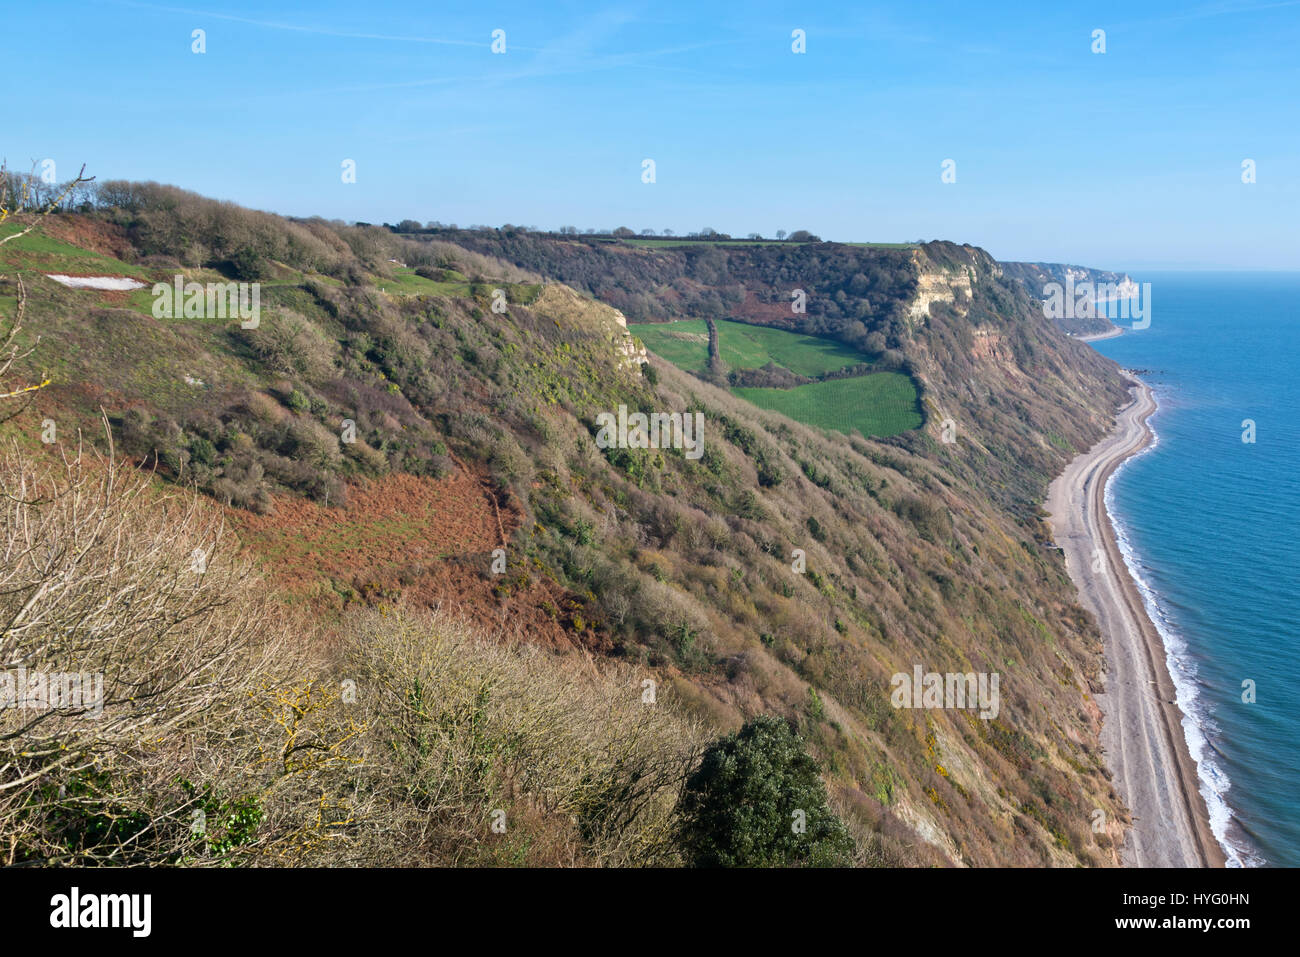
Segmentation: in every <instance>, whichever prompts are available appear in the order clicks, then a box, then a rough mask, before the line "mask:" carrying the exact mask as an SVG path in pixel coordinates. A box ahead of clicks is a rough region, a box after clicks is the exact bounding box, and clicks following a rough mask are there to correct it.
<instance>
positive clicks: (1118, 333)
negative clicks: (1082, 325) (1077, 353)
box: [1070, 326, 1124, 342]
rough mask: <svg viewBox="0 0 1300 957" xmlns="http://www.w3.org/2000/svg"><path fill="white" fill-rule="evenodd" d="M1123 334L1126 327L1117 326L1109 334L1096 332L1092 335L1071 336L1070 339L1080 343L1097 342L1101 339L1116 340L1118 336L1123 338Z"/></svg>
mask: <svg viewBox="0 0 1300 957" xmlns="http://www.w3.org/2000/svg"><path fill="white" fill-rule="evenodd" d="M1123 334H1124V327H1123V326H1115V327H1113V328H1112V329H1110V331H1108V332H1094V333H1092V334H1091V335H1087V336H1071V337H1070V338H1071V339H1075V340H1077V341H1079V342H1097V341H1098V340H1100V339H1114V338H1115V337H1116V336H1122V335H1123Z"/></svg>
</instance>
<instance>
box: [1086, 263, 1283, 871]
mask: <svg viewBox="0 0 1300 957" xmlns="http://www.w3.org/2000/svg"><path fill="white" fill-rule="evenodd" d="M1134 278H1136V279H1138V281H1139V282H1144V281H1149V282H1150V283H1151V313H1150V315H1151V325H1150V327H1149V328H1147V329H1143V330H1137V331H1126V332H1125V334H1124V335H1123V336H1120V337H1119V338H1116V339H1108V340H1102V341H1099V342H1095V343H1093V346H1094V348H1096V349H1097V351H1099V352H1101V353H1103V354H1104V355H1107V356H1110V357H1111V358H1113V359H1115V360H1116V361H1117V362H1119V363H1120V364H1121V365H1123V366H1125V367H1127V368H1132V369H1138V370H1148V371H1146V372H1143V373H1141V374H1142V378H1144V379H1145V380H1146V381H1147V383H1148V384H1150V385H1151V386H1152V388H1153V389H1154V390H1155V393H1156V398H1157V400H1158V401H1159V406H1160V407H1159V409H1158V411H1157V412H1156V414H1155V415H1154V417H1153V418H1152V419H1151V425H1152V427H1153V429H1154V430H1155V433H1156V436H1157V440H1156V443H1155V445H1154V446H1152V447H1151V448H1149V449H1148V450H1147V451H1146V452H1144V453H1142V454H1141V455H1138V456H1137V457H1135V458H1133V459H1130V460H1129V461H1128V462H1127V463H1126V464H1125V465H1124V466H1122V467H1121V468H1120V470H1119V471H1118V472H1116V474H1115V477H1114V479H1113V480H1112V482H1111V485H1110V488H1109V490H1108V501H1109V503H1110V506H1111V514H1112V516H1113V518H1114V520H1115V522H1116V525H1117V531H1118V532H1119V536H1120V538H1121V546H1122V547H1123V548H1124V550H1125V553H1126V558H1127V560H1128V562H1129V565H1130V568H1131V569H1132V570H1133V571H1134V572H1135V573H1136V576H1137V578H1138V581H1139V586H1140V587H1141V588H1142V589H1143V591H1144V597H1145V599H1146V601H1147V605H1148V610H1149V611H1150V612H1151V613H1152V617H1153V619H1154V620H1155V621H1156V624H1157V625H1158V627H1159V628H1160V630H1161V632H1162V634H1163V635H1164V637H1165V645H1166V650H1167V651H1168V652H1169V658H1170V665H1171V670H1172V672H1173V675H1174V680H1175V684H1176V685H1177V686H1178V698H1179V704H1180V705H1181V706H1182V708H1183V712H1184V715H1185V716H1186V717H1185V719H1184V730H1185V731H1186V732H1187V736H1188V743H1189V745H1190V746H1191V750H1192V754H1193V757H1196V758H1197V760H1198V763H1199V765H1200V777H1201V789H1202V793H1203V794H1205V796H1206V799H1207V802H1208V804H1209V806H1210V816H1211V819H1212V824H1213V826H1214V829H1215V834H1216V836H1217V837H1218V838H1219V840H1220V843H1222V844H1224V845H1225V849H1226V850H1227V851H1228V854H1229V862H1230V863H1238V864H1246V865H1251V864H1270V865H1281V866H1291V867H1296V866H1300V593H1298V590H1297V588H1298V582H1297V579H1298V578H1300V384H1298V383H1300V273H1286V274H1279V273H1195V274H1193V273H1151V274H1144V275H1142V276H1135V277H1134ZM1120 322H1121V324H1124V323H1123V320H1120ZM1246 419H1250V420H1253V422H1254V423H1255V430H1256V434H1255V442H1254V443H1253V444H1252V443H1246V442H1243V441H1242V435H1243V431H1244V430H1245V428H1246V426H1244V425H1243V421H1244V420H1246ZM1246 681H1252V682H1254V687H1255V695H1256V700H1255V702H1254V703H1249V704H1248V703H1244V702H1243V701H1242V696H1243V693H1244V691H1245V689H1244V688H1243V682H1246Z"/></svg>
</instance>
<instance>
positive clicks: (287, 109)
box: [0, 0, 1300, 271]
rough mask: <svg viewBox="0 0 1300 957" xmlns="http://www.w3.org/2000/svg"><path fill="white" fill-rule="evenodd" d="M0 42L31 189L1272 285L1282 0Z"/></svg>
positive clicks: (236, 9)
mask: <svg viewBox="0 0 1300 957" xmlns="http://www.w3.org/2000/svg"><path fill="white" fill-rule="evenodd" d="M4 22H5V33H6V34H7V42H6V43H5V44H4V47H3V49H4V54H5V61H6V66H5V73H6V80H5V86H4V89H3V90H2V91H0V101H2V102H4V105H5V111H4V112H5V124H4V127H3V128H2V131H0V153H2V154H3V155H4V157H5V158H7V160H8V161H9V163H10V165H11V166H22V167H26V166H27V165H29V164H30V163H31V162H32V161H33V160H41V159H45V158H52V159H54V160H55V161H56V163H57V164H58V173H59V175H60V177H61V178H62V177H66V176H68V175H70V174H71V173H73V172H75V170H76V168H77V167H78V166H80V164H81V163H83V162H84V163H86V164H87V167H88V172H89V173H91V174H95V175H97V176H99V177H100V178H102V179H114V178H126V179H139V180H144V179H154V180H159V181H162V182H170V183H175V184H177V185H179V186H183V187H186V188H188V189H193V190H196V191H198V192H201V193H204V194H206V195H210V196H215V197H219V198H223V199H231V200H234V201H236V202H239V203H241V204H243V205H246V206H252V207H256V208H261V209H269V210H273V211H276V212H280V213H284V214H289V215H313V214H318V215H322V216H325V217H327V218H341V219H347V220H366V221H371V222H383V221H397V220H399V219H405V218H411V219H417V220H421V221H426V220H432V219H437V220H441V221H443V222H448V223H450V222H455V223H458V224H460V225H468V224H471V223H487V224H491V225H500V224H502V223H507V222H510V223H517V224H523V225H535V226H539V227H543V228H553V227H558V226H561V225H575V226H578V227H580V228H585V227H588V226H595V227H614V226H620V225H626V226H629V227H632V228H633V229H636V230H637V231H640V230H641V229H644V228H653V229H655V230H656V231H659V230H662V229H664V228H671V229H674V230H676V231H677V232H679V233H682V232H687V231H692V230H697V229H700V228H702V227H705V226H708V227H712V228H714V229H718V230H721V231H725V232H730V233H732V234H736V235H744V234H746V233H749V232H751V231H753V232H760V233H762V234H764V235H770V234H772V233H774V232H775V231H776V230H777V229H786V230H793V229H800V228H804V229H810V230H812V231H814V232H816V233H818V234H819V235H821V236H822V237H823V238H826V239H838V240H878V241H899V240H912V239H935V238H940V239H951V240H954V241H957V242H969V243H972V244H975V245H979V246H983V247H985V248H986V249H988V250H989V251H990V252H992V253H993V254H994V255H995V256H997V257H999V258H1003V259H1032V260H1045V261H1064V262H1073V263H1079V264H1082V265H1090V266H1097V267H1102V268H1119V269H1127V270H1130V271H1132V270H1140V269H1142V268H1271V269H1300V230H1298V229H1297V228H1296V220H1297V216H1298V214H1300V185H1298V184H1300V130H1298V128H1297V127H1298V124H1297V108H1296V103H1297V96H1298V95H1300V83H1297V77H1298V76H1300V70H1298V69H1297V67H1296V62H1297V57H1296V52H1295V51H1296V49H1297V48H1298V47H1300V0H1294V2H1269V0H1260V2H1220V3H1205V4H1197V3H1190V4H1189V3H1184V4H1173V3H1163V2H1153V3H1145V4H1141V3H1139V4H1134V3H1131V2H1129V3H1091V4H1072V3H1066V4H1056V3H1048V4H1035V5H1030V4H1027V3H969V2H968V3H926V2H906V3H891V4H878V5H876V4H871V5H862V4H815V3H814V4H807V3H800V4H772V3H763V2H758V3H746V4H743V5H737V4H716V5H713V4H707V3H700V2H677V0H633V2H626V3H611V4H594V3H593V4H580V3H546V4H538V3H493V2H477V3H472V4H470V3H466V4H451V5H449V4H442V3H434V2H430V0H424V2H418V3H416V2H411V3H407V2H396V3H382V2H372V3H360V2H353V0H349V2H338V0H324V2H311V3H277V2H270V0H263V2H257V3H252V2H235V3H224V4H205V3H202V2H199V3H197V4H196V5H195V6H192V7H191V6H185V5H177V6H172V5H164V4H153V3H139V2H127V0H85V2H57V0H55V2H45V3H40V4H36V3H22V4H16V5H12V6H11V7H10V8H9V9H7V10H6V11H5V17H4ZM195 29H202V30H204V31H206V48H207V51H206V53H203V54H201V55H200V54H195V53H193V52H192V51H191V46H192V40H191V33H192V31H193V30H195ZM497 29H500V30H504V31H505V40H506V52H505V53H504V54H493V53H492V52H491V49H490V45H491V42H492V32H493V30H497ZM795 29H802V30H804V31H805V34H806V37H807V41H806V42H807V52H806V53H804V54H795V53H792V52H791V32H792V31H793V30H795ZM1096 29H1103V30H1105V31H1106V52H1105V53H1104V54H1096V53H1093V52H1092V50H1091V47H1092V43H1093V40H1092V32H1093V31H1094V30H1096ZM38 40H39V41H40V42H36V41H38ZM29 41H30V42H29ZM646 158H650V159H653V160H654V161H655V164H656V182H655V183H653V184H646V183H643V182H642V181H641V179H642V178H641V170H642V160H643V159H646ZM345 159H352V160H355V162H356V164H357V167H356V168H357V178H356V182H355V183H343V182H342V177H341V175H340V172H341V169H340V164H341V163H342V162H343V160H345ZM946 159H952V160H954V161H955V163H956V182H955V183H943V182H941V176H940V174H941V164H942V163H943V161H944V160H946ZM1245 159H1253V160H1254V161H1255V162H1256V167H1257V182H1256V183H1254V184H1253V185H1245V184H1243V183H1242V182H1241V164H1242V161H1243V160H1245Z"/></svg>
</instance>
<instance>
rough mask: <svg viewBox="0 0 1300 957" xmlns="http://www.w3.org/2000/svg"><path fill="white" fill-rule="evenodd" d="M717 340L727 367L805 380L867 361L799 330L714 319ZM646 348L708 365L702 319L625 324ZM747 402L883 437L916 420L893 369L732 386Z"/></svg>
mask: <svg viewBox="0 0 1300 957" xmlns="http://www.w3.org/2000/svg"><path fill="white" fill-rule="evenodd" d="M717 327H718V345H719V348H720V349H721V352H722V359H723V361H724V362H725V363H726V364H727V367H728V368H730V369H733V370H735V369H761V368H762V367H763V366H765V365H767V364H768V363H769V362H774V363H776V364H777V365H779V366H783V367H784V368H786V369H789V370H790V371H791V372H794V373H797V374H799V375H802V376H807V377H809V378H817V377H818V376H822V375H824V374H826V373H828V372H836V371H838V370H840V369H844V368H847V367H848V366H853V365H858V364H860V363H869V362H870V361H871V359H870V357H869V356H866V355H863V354H862V353H860V352H857V351H855V350H853V349H850V348H849V347H848V346H846V345H844V344H842V343H840V342H836V341H835V340H833V339H824V338H821V337H820V336H806V335H803V334H801V333H797V332H787V331H785V330H784V329H773V328H772V327H770V326H751V325H748V324H746V323H743V322H731V321H729V320H725V319H724V320H719V321H718V322H717ZM628 328H629V329H630V330H631V331H632V334H633V335H635V336H637V337H638V338H639V339H640V340H641V341H642V342H644V343H645V346H646V348H647V349H649V350H650V351H651V352H653V353H654V354H655V355H657V356H659V357H661V358H663V359H666V360H667V361H669V362H671V363H672V364H673V365H675V366H677V367H678V368H679V369H684V370H686V371H687V372H703V371H705V369H707V368H708V364H709V327H708V323H706V322H705V321H704V320H703V319H682V320H680V321H677V322H655V323H634V324H632V325H630V326H629V327H628ZM732 391H733V392H734V393H735V394H736V395H738V396H740V397H741V398H742V399H745V400H746V401H748V402H752V403H753V404H754V405H757V406H759V407H760V408H764V409H771V410H772V411H774V412H780V413H781V414H783V415H787V416H789V417H790V418H792V419H794V420H795V421H797V422H803V423H805V424H806V425H812V426H816V427H817V428H822V429H831V430H834V431H836V432H843V433H845V434H848V433H850V432H853V431H855V430H856V431H858V432H861V433H862V434H863V435H865V436H880V437H883V436H888V435H897V434H898V433H900V432H906V431H908V430H909V429H915V428H919V427H920V426H921V424H922V419H921V412H920V405H919V402H918V400H917V394H916V386H915V384H914V383H913V382H912V380H911V379H910V378H909V377H907V376H906V375H903V374H902V373H899V372H876V373H870V374H868V375H862V376H854V377H852V378H848V379H831V380H829V381H826V382H811V383H808V384H806V385H800V386H795V387H794V388H792V389H755V388H737V389H733V390H732Z"/></svg>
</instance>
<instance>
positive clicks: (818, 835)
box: [678, 715, 855, 867]
mask: <svg viewBox="0 0 1300 957" xmlns="http://www.w3.org/2000/svg"><path fill="white" fill-rule="evenodd" d="M678 814H679V817H680V821H681V830H680V842H681V845H682V850H683V852H684V853H685V855H686V857H687V859H688V860H689V861H690V862H691V863H692V864H694V865H695V866H696V867H772V866H778V867H782V866H783V867H789V866H799V865H804V866H817V867H825V866H837V865H847V864H850V863H851V862H852V860H853V855H854V851H855V848H854V844H853V839H852V838H851V837H850V836H849V832H848V830H847V828H845V826H844V824H843V823H842V822H841V821H840V820H839V818H837V817H836V816H835V815H834V814H833V813H832V812H831V810H830V809H829V808H828V807H827V805H826V788H825V786H824V785H823V784H822V781H821V777H820V776H819V775H818V770H817V763H816V762H815V761H814V760H813V759H812V757H810V756H809V755H808V753H807V752H806V751H805V750H804V748H803V742H802V741H801V740H800V739H799V737H798V736H797V735H796V734H795V733H794V731H793V730H791V728H790V725H789V724H787V723H786V722H785V721H783V720H782V719H780V718H777V717H773V716H770V715H764V716H762V717H759V718H755V719H754V720H753V721H750V722H748V723H747V724H746V725H745V726H744V727H743V728H741V729H740V731H739V732H738V733H736V734H732V735H728V736H727V737H725V738H722V739H720V740H718V741H716V742H715V743H714V744H712V745H711V746H710V747H709V748H708V749H707V750H706V751H705V752H704V757H703V759H702V760H701V762H700V766H699V768H698V769H697V770H696V771H695V773H694V774H692V775H691V777H690V779H689V780H688V781H687V782H686V790H685V792H684V793H683V794H682V800H681V803H680V805H679V806H678ZM801 824H802V829H801V827H800V825H801Z"/></svg>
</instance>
